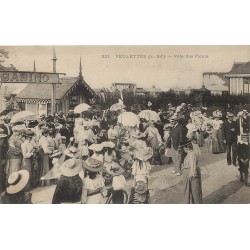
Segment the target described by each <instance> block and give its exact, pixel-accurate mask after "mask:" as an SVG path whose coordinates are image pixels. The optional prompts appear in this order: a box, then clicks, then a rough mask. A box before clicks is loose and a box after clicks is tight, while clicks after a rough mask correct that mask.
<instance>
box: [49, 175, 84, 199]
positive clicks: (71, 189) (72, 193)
mask: <svg viewBox="0 0 250 250" xmlns="http://www.w3.org/2000/svg"><path fill="white" fill-rule="evenodd" d="M82 185H83V184H82V179H81V177H80V176H79V175H76V176H73V177H67V176H64V175H62V176H61V177H60V179H59V182H58V183H57V186H56V189H55V193H54V196H53V200H52V204H60V203H61V202H70V203H75V202H78V201H80V200H81V195H82Z"/></svg>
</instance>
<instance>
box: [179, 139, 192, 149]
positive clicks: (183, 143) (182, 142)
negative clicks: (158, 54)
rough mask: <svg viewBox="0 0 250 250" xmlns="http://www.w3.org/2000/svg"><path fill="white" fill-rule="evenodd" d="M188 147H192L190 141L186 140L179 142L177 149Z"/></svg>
mask: <svg viewBox="0 0 250 250" xmlns="http://www.w3.org/2000/svg"><path fill="white" fill-rule="evenodd" d="M188 145H192V141H191V140H190V139H188V138H186V139H185V140H183V141H181V142H180V145H179V147H186V146H188Z"/></svg>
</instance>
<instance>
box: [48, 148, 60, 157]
mask: <svg viewBox="0 0 250 250" xmlns="http://www.w3.org/2000/svg"><path fill="white" fill-rule="evenodd" d="M61 154H62V151H59V150H58V149H56V150H54V151H53V153H52V155H51V156H50V158H54V157H56V156H59V155H61Z"/></svg>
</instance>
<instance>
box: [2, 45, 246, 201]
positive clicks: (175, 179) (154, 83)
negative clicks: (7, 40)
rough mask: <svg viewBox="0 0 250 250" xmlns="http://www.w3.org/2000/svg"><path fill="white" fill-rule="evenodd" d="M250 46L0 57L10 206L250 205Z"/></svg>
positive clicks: (5, 197)
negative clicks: (249, 175)
mask: <svg viewBox="0 0 250 250" xmlns="http://www.w3.org/2000/svg"><path fill="white" fill-rule="evenodd" d="M249 98H250V46H170V45H168V46H0V204H82V205H85V204H248V203H250V187H249V186H250V182H249V178H248V172H249V127H250V126H249V119H250V115H249V112H250V103H249Z"/></svg>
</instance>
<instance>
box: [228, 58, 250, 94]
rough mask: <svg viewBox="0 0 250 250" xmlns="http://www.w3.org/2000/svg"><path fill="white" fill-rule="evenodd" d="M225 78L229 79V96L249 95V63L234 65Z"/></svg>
mask: <svg viewBox="0 0 250 250" xmlns="http://www.w3.org/2000/svg"><path fill="white" fill-rule="evenodd" d="M226 77H227V78H228V79H229V92H230V95H249V94H250V62H243V63H234V65H233V67H232V69H231V71H230V72H228V73H227V74H226Z"/></svg>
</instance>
